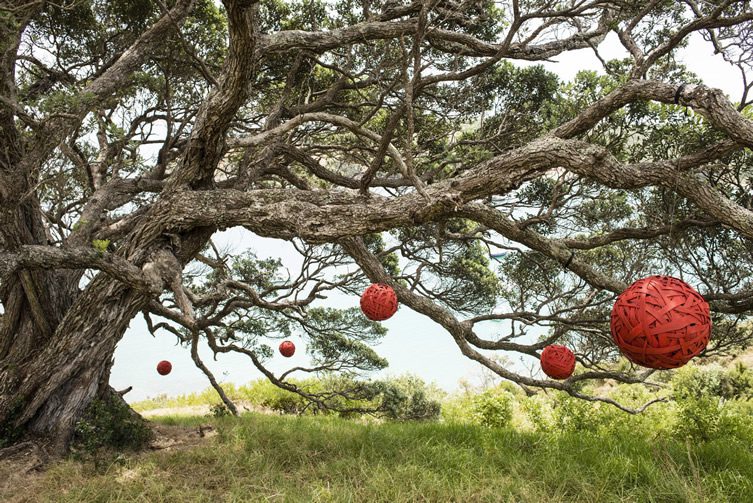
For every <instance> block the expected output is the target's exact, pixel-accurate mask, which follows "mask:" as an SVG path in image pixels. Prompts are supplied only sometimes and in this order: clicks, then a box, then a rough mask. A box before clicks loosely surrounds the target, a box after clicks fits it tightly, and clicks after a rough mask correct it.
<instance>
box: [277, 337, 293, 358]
mask: <svg viewBox="0 0 753 503" xmlns="http://www.w3.org/2000/svg"><path fill="white" fill-rule="evenodd" d="M294 353H295V344H293V343H292V342H290V341H282V342H281V343H280V354H281V355H282V356H284V357H285V358H290V357H291V356H293V354H294Z"/></svg>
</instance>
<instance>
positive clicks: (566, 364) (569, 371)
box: [541, 344, 575, 379]
mask: <svg viewBox="0 0 753 503" xmlns="http://www.w3.org/2000/svg"><path fill="white" fill-rule="evenodd" d="M541 369H542V370H543V371H544V373H545V374H546V375H548V376H549V377H551V378H552V379H567V378H568V377H570V376H571V375H573V370H575V355H574V354H573V352H572V351H570V350H569V349H567V348H566V347H565V346H558V345H557V344H552V345H550V346H547V347H545V348H544V351H542V352H541Z"/></svg>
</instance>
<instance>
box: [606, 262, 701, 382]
mask: <svg viewBox="0 0 753 503" xmlns="http://www.w3.org/2000/svg"><path fill="white" fill-rule="evenodd" d="M610 328H611V331H612V339H613V340H614V342H615V344H617V346H618V347H619V348H620V351H622V354H624V355H625V356H626V357H627V358H628V359H629V360H631V361H632V362H635V363H637V364H638V365H643V366H644V367H649V368H652V369H672V368H677V367H681V366H683V365H685V364H686V363H688V362H689V361H690V360H691V358H693V357H694V356H697V355H698V354H699V353H701V351H703V350H704V349H705V348H706V345H707V344H708V342H709V337H711V314H710V311H709V305H708V303H707V302H706V300H705V299H704V298H703V297H701V294H699V293H698V292H696V291H695V290H694V289H693V288H692V287H691V286H690V285H688V284H687V283H685V282H684V281H681V280H679V279H677V278H672V277H670V276H650V277H648V278H644V279H641V280H638V281H636V282H635V283H633V284H632V285H630V286H629V287H628V288H627V290H625V291H624V292H622V293H621V294H620V296H619V297H618V298H617V302H615V304H614V307H613V308H612V321H611V325H610Z"/></svg>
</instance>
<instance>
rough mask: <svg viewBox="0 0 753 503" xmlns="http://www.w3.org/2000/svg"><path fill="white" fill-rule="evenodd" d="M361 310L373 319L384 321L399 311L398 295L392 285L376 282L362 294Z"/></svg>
mask: <svg viewBox="0 0 753 503" xmlns="http://www.w3.org/2000/svg"><path fill="white" fill-rule="evenodd" d="M361 311H363V314H365V315H366V317H367V318H368V319H370V320H372V321H384V320H386V319H387V318H390V317H391V316H392V315H393V314H395V313H396V312H397V295H395V290H393V289H392V287H391V286H389V285H385V284H382V283H374V284H373V285H371V286H369V287H368V288H367V289H366V290H364V292H363V295H361Z"/></svg>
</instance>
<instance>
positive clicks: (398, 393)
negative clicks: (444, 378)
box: [381, 375, 444, 421]
mask: <svg viewBox="0 0 753 503" xmlns="http://www.w3.org/2000/svg"><path fill="white" fill-rule="evenodd" d="M381 384H382V386H383V390H382V392H381V397H382V398H381V408H382V409H383V410H384V412H385V415H386V417H388V418H390V419H397V420H403V421H405V420H423V421H426V420H436V419H438V418H439V415H440V413H441V411H442V405H441V403H440V399H441V398H442V397H443V396H444V392H442V391H441V390H440V389H438V388H436V387H435V386H428V385H427V384H426V382H424V380H423V379H421V378H419V377H416V376H412V375H404V376H400V377H393V378H390V379H386V380H384V381H381Z"/></svg>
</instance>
